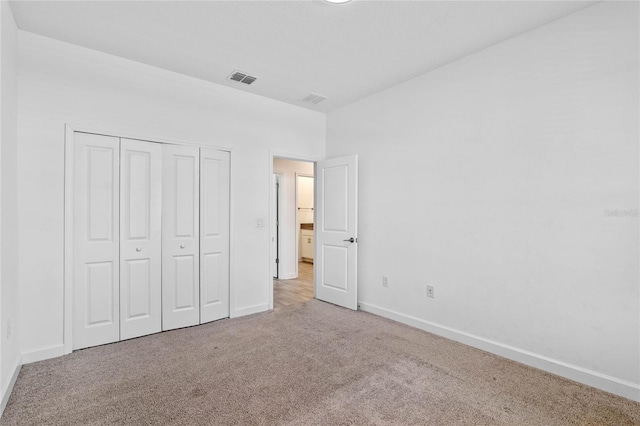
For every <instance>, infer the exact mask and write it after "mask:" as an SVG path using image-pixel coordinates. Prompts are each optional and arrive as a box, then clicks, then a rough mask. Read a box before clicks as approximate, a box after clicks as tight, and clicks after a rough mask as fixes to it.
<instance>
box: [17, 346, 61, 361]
mask: <svg viewBox="0 0 640 426" xmlns="http://www.w3.org/2000/svg"><path fill="white" fill-rule="evenodd" d="M62 355H64V345H54V346H49V347H48V348H43V349H38V350H36V351H31V352H26V353H23V354H22V363H23V364H31V363H32V362H38V361H43V360H45V359H49V358H56V357H59V356H62Z"/></svg>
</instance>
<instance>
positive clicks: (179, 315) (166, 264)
mask: <svg viewBox="0 0 640 426" xmlns="http://www.w3.org/2000/svg"><path fill="white" fill-rule="evenodd" d="M162 151H163V163H162V173H163V179H162V329H163V330H171V329H174V328H180V327H187V326H190V325H196V324H199V323H200V267H199V265H200V223H199V221H200V173H199V171H200V150H199V149H198V148H197V147H190V146H179V145H164V146H163V148H162Z"/></svg>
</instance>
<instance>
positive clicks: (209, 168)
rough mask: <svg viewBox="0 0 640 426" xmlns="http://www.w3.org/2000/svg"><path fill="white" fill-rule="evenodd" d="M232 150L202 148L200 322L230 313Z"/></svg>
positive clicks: (219, 317) (226, 315)
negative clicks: (230, 178) (230, 183)
mask: <svg viewBox="0 0 640 426" xmlns="http://www.w3.org/2000/svg"><path fill="white" fill-rule="evenodd" d="M229 158H230V155H229V153H228V152H224V151H217V150H214V149H208V148H200V322H201V323H206V322H209V321H214V320H217V319H221V318H226V317H228V316H229Z"/></svg>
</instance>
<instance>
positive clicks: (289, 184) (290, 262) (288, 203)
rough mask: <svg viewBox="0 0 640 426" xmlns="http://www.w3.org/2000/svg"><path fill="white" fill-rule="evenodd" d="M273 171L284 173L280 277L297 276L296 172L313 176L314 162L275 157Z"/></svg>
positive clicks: (298, 227) (298, 228)
mask: <svg viewBox="0 0 640 426" xmlns="http://www.w3.org/2000/svg"><path fill="white" fill-rule="evenodd" d="M273 171H274V172H280V173H282V183H281V185H282V188H281V190H282V200H281V206H282V210H281V211H280V278H281V279H291V278H297V276H298V273H297V270H298V269H297V268H298V252H297V242H298V241H299V230H300V225H299V224H298V223H296V209H297V206H296V173H298V174H304V175H311V176H313V163H311V162H306V161H293V160H285V159H281V158H275V159H274V160H273Z"/></svg>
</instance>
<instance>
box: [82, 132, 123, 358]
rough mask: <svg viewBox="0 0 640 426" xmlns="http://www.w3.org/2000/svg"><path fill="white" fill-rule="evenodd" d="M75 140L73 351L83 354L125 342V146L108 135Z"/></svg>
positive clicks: (84, 135) (83, 135)
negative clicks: (122, 162)
mask: <svg viewBox="0 0 640 426" xmlns="http://www.w3.org/2000/svg"><path fill="white" fill-rule="evenodd" d="M74 139H75V140H74V154H73V155H74V169H73V173H74V179H73V185H74V188H73V194H74V202H73V217H74V221H73V247H74V253H73V259H74V266H73V349H82V348H86V347H89V346H95V345H101V344H104V343H110V342H115V341H118V340H119V339H120V324H119V316H118V310H119V306H118V304H119V276H118V275H119V262H120V259H119V248H120V247H119V228H118V224H119V220H118V216H119V214H120V212H119V172H118V169H119V166H120V165H119V162H120V152H119V151H120V146H119V140H118V138H114V137H108V136H99V135H90V134H86V133H76V134H75V136H74Z"/></svg>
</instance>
